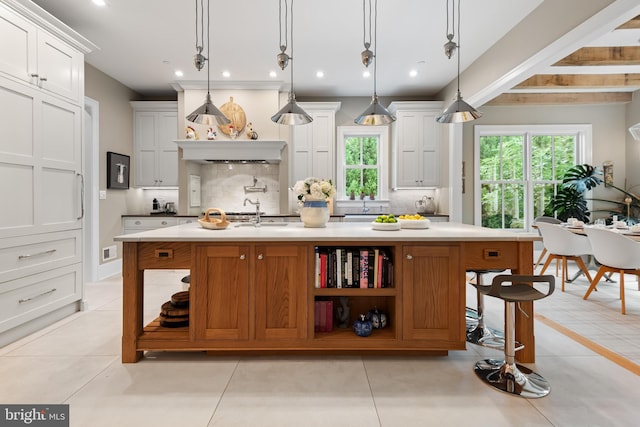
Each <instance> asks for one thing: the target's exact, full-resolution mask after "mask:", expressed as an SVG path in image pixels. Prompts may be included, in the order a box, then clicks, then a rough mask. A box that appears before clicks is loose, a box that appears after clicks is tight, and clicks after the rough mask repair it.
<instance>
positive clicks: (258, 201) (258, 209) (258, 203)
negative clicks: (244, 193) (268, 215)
mask: <svg viewBox="0 0 640 427" xmlns="http://www.w3.org/2000/svg"><path fill="white" fill-rule="evenodd" d="M247 202H249V203H251V204H252V205H254V206H255V207H256V225H258V224H260V200H259V199H258V198H256V201H255V202H254V201H251V199H249V198H248V197H246V198H245V199H244V202H243V203H242V206H247Z"/></svg>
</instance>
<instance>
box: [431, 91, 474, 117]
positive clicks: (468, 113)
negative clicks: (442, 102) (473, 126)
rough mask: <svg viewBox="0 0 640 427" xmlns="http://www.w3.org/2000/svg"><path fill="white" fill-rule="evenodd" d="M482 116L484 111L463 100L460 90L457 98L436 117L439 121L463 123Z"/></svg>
mask: <svg viewBox="0 0 640 427" xmlns="http://www.w3.org/2000/svg"><path fill="white" fill-rule="evenodd" d="M480 117H482V113H481V112H479V111H478V110H476V109H475V108H473V107H472V106H471V105H469V104H467V103H466V102H465V101H463V100H462V96H461V95H460V91H458V94H457V95H456V99H455V100H454V101H453V102H452V103H451V105H449V106H448V107H447V109H446V110H444V111H443V112H442V114H441V115H440V116H438V117H437V118H436V121H437V122H438V123H463V122H470V121H471V120H475V119H478V118H480Z"/></svg>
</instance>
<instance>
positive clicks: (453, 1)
mask: <svg viewBox="0 0 640 427" xmlns="http://www.w3.org/2000/svg"><path fill="white" fill-rule="evenodd" d="M451 3H452V4H453V10H452V12H453V14H454V16H455V0H452V1H451ZM454 20H455V18H454ZM453 25H454V26H455V23H454V24H453ZM454 31H455V30H454ZM457 85H458V94H457V95H456V98H457V97H458V96H459V95H460V0H458V83H457Z"/></svg>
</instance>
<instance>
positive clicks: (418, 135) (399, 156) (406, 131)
mask: <svg viewBox="0 0 640 427" xmlns="http://www.w3.org/2000/svg"><path fill="white" fill-rule="evenodd" d="M389 111H391V112H392V113H393V114H395V116H396V118H397V120H396V121H395V122H394V123H393V125H392V127H391V129H392V175H391V187H392V188H416V187H437V186H439V185H440V163H441V159H440V144H441V139H442V138H441V132H442V129H441V128H440V126H441V125H440V124H439V123H437V122H436V117H437V116H438V115H439V114H441V112H442V103H441V102H437V101H433V102H432V101H419V102H409V101H407V102H392V103H391V104H390V105H389Z"/></svg>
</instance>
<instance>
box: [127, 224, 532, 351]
mask: <svg viewBox="0 0 640 427" xmlns="http://www.w3.org/2000/svg"><path fill="white" fill-rule="evenodd" d="M236 225H238V224H233V223H232V224H231V225H230V226H229V227H228V228H227V229H224V230H208V229H204V228H201V227H200V226H199V225H198V224H185V225H179V226H175V227H167V228H163V229H158V230H151V231H145V232H141V233H134V234H128V235H123V236H118V237H116V240H118V241H122V242H123V334H122V361H123V362H124V363H131V362H136V361H138V360H139V359H140V358H141V357H142V356H143V354H144V351H147V350H154V351H208V352H210V353H212V354H218V353H219V354H224V353H226V352H251V353H256V354H265V353H272V352H300V353H308V352H325V353H326V352H332V353H343V354H350V353H368V354H370V353H386V354H389V353H391V354H410V353H423V354H434V355H446V354H447V352H448V351H449V350H463V349H464V348H465V345H466V341H465V282H466V274H465V273H466V270H470V269H511V271H513V272H514V273H520V274H531V273H532V268H533V241H534V240H535V239H536V237H534V236H532V235H523V234H516V233H511V232H505V231H502V230H491V229H485V228H481V227H476V226H471V225H465V224H457V223H432V224H431V226H430V227H429V228H427V229H417V230H416V229H401V230H397V231H378V230H373V229H372V228H371V225H370V224H365V223H329V224H328V225H327V227H326V228H305V227H304V226H303V224H302V223H281V224H279V225H278V224H275V225H273V224H272V225H266V224H263V225H262V226H261V227H254V226H252V225H250V224H247V223H244V224H243V225H241V226H236ZM362 248H364V249H368V250H371V251H376V252H378V251H379V252H380V253H384V254H385V255H387V256H388V258H389V262H390V264H391V265H392V271H393V274H392V275H388V276H385V277H387V280H388V282H387V283H385V284H384V285H383V286H382V287H366V288H361V287H358V288H353V287H342V288H338V287H317V286H318V270H317V269H316V259H317V258H318V257H317V256H316V254H317V253H318V252H327V253H335V251H336V249H340V250H341V251H342V252H351V251H353V252H358V251H359V250H360V249H362ZM147 269H190V271H191V283H190V301H191V303H190V307H189V325H188V326H183V327H178V328H168V327H163V326H160V323H159V321H158V320H156V321H153V322H151V323H150V324H148V325H143V316H142V311H143V310H142V307H143V303H144V292H143V290H144V271H145V270H147ZM372 282H373V281H372ZM360 285H362V283H361V284H360ZM319 301H332V303H333V307H334V313H335V312H336V309H337V308H338V307H341V306H342V307H344V305H345V304H346V305H347V306H348V307H349V310H346V311H348V312H349V318H348V321H349V325H352V324H353V322H354V321H355V320H356V319H357V318H358V317H359V314H360V313H366V312H368V311H369V310H371V309H372V308H374V307H376V308H377V309H379V310H380V311H382V312H384V313H385V314H386V315H387V319H388V326H387V327H386V328H383V329H375V330H374V331H373V334H372V335H370V336H369V337H366V338H363V337H358V336H356V335H355V334H354V332H353V329H351V328H350V327H349V328H338V327H334V328H333V329H332V330H331V331H323V332H320V331H317V330H316V328H314V326H315V323H316V306H317V304H316V303H317V302H319ZM522 306H523V309H524V310H525V311H526V312H527V313H528V315H529V318H528V319H527V318H526V317H525V316H523V315H522V314H521V313H520V312H518V313H517V316H518V317H517V319H516V320H517V323H516V338H517V339H518V341H519V342H521V343H522V344H524V345H525V348H524V349H523V350H521V351H519V352H518V353H517V356H518V360H519V361H521V362H534V361H535V341H534V334H533V304H532V303H528V304H522ZM329 316H331V315H329Z"/></svg>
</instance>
